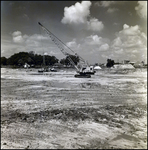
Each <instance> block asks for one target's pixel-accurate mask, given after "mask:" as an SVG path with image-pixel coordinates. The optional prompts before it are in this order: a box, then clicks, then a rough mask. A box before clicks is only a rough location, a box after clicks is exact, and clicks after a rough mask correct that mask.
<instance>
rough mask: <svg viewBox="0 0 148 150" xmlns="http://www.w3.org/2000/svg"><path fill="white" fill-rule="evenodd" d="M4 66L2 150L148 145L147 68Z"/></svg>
mask: <svg viewBox="0 0 148 150" xmlns="http://www.w3.org/2000/svg"><path fill="white" fill-rule="evenodd" d="M74 74H75V70H72V69H67V70H66V69H64V70H62V69H59V70H58V71H57V72H44V73H38V71H37V69H10V68H1V149H40V148H41V149H77V148H79V149H146V148H147V69H146V68H145V69H144V68H139V69H131V70H116V69H101V70H98V71H97V72H96V74H95V75H92V76H91V78H75V77H74Z"/></svg>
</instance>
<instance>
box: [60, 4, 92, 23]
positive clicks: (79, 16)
mask: <svg viewBox="0 0 148 150" xmlns="http://www.w3.org/2000/svg"><path fill="white" fill-rule="evenodd" d="M90 6H91V2H90V1H82V2H81V3H79V2H77V3H76V4H75V5H72V6H70V7H65V8H64V17H63V19H62V21H61V22H62V23H64V24H80V23H85V22H86V21H87V17H88V16H89V15H90V10H89V9H90Z"/></svg>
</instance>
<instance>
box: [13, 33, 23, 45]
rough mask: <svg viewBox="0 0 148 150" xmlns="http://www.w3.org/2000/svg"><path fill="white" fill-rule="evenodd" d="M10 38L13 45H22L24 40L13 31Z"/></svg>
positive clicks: (20, 34) (19, 34)
mask: <svg viewBox="0 0 148 150" xmlns="http://www.w3.org/2000/svg"><path fill="white" fill-rule="evenodd" d="M12 38H13V42H14V43H23V42H24V39H23V37H22V33H21V32H20V31H15V32H13V33H12Z"/></svg>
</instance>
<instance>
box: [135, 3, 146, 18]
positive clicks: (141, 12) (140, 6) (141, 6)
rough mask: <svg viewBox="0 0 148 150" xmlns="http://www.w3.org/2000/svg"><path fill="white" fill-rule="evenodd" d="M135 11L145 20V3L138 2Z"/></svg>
mask: <svg viewBox="0 0 148 150" xmlns="http://www.w3.org/2000/svg"><path fill="white" fill-rule="evenodd" d="M135 10H136V11H137V13H138V15H139V16H140V17H141V18H144V19H147V1H138V6H136V7H135Z"/></svg>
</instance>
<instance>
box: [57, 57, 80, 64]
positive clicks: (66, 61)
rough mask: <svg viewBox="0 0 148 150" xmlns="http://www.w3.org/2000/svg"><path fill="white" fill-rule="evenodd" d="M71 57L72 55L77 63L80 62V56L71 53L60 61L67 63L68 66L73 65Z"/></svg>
mask: <svg viewBox="0 0 148 150" xmlns="http://www.w3.org/2000/svg"><path fill="white" fill-rule="evenodd" d="M69 57H70V59H72V61H73V62H74V63H75V65H77V64H78V62H79V57H77V56H75V55H69V56H67V57H66V58H65V59H64V58H63V59H61V61H60V63H61V64H63V65H66V66H68V65H72V64H71V62H70V59H69Z"/></svg>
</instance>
